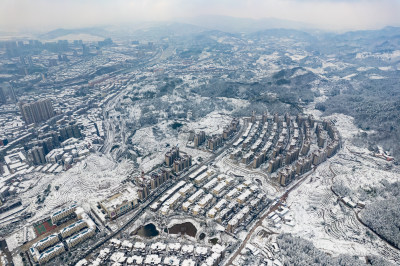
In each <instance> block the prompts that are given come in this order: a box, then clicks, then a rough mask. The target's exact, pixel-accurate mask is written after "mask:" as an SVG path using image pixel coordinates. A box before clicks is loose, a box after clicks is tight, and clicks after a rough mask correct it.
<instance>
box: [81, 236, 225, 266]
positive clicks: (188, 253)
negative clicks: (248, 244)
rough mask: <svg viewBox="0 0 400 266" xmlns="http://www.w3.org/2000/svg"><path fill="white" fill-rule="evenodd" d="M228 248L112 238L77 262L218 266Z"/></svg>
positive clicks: (86, 263) (88, 263)
mask: <svg viewBox="0 0 400 266" xmlns="http://www.w3.org/2000/svg"><path fill="white" fill-rule="evenodd" d="M225 250H226V247H225V246H222V245H219V244H216V245H213V246H211V247H210V246H204V245H193V244H190V243H181V242H163V241H162V240H161V241H158V242H152V243H145V242H139V241H135V242H131V241H129V240H119V239H115V238H113V239H111V240H110V241H109V243H108V246H107V247H105V248H103V249H102V250H100V251H99V253H98V255H97V256H94V257H93V259H92V260H91V261H88V260H86V259H84V260H82V261H80V262H79V263H78V264H77V265H80V266H82V265H93V266H98V265H104V264H112V265H176V266H178V265H181V266H195V265H200V266H216V265H219V264H220V263H221V262H222V261H223V259H224V258H225Z"/></svg>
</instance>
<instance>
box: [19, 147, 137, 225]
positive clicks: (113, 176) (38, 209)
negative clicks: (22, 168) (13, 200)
mask: <svg viewBox="0 0 400 266" xmlns="http://www.w3.org/2000/svg"><path fill="white" fill-rule="evenodd" d="M131 171H132V165H131V164H130V163H129V162H128V161H123V162H121V163H114V162H113V161H112V160H111V159H110V158H107V157H106V156H102V155H97V154H92V155H90V156H89V157H87V158H86V159H85V160H84V161H82V162H79V163H78V164H76V165H75V166H74V167H73V168H71V169H70V170H69V171H66V172H63V173H61V174H59V175H52V174H43V173H35V174H34V175H33V176H32V178H33V179H36V180H38V183H37V185H36V186H34V187H33V188H32V189H30V190H28V191H27V192H26V193H23V194H22V195H21V198H22V202H23V204H26V203H30V205H29V207H28V211H31V212H32V213H33V214H34V216H33V217H32V218H30V219H29V221H36V220H39V219H41V218H43V217H45V216H46V215H49V214H50V213H51V212H53V211H54V210H57V209H59V208H60V207H62V206H66V205H70V204H72V202H76V203H77V204H78V205H81V206H82V207H84V208H85V209H86V210H89V209H90V205H89V200H101V199H102V198H103V197H105V196H107V195H108V193H110V191H111V190H112V188H114V187H117V186H118V185H119V184H120V182H121V181H122V180H124V179H126V178H127V176H128V174H129V173H130V172H131ZM48 185H50V186H51V188H50V191H51V192H50V194H49V195H48V196H47V197H46V200H45V202H44V203H43V204H37V203H36V197H37V196H38V195H41V196H42V195H43V192H44V190H45V189H46V188H47V187H48ZM57 188H58V190H57Z"/></svg>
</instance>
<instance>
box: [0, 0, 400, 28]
mask: <svg viewBox="0 0 400 266" xmlns="http://www.w3.org/2000/svg"><path fill="white" fill-rule="evenodd" d="M201 15H225V16H234V17H246V18H256V19H258V18H270V17H274V18H280V19H289V20H294V21H301V22H306V23H310V24H313V25H315V26H316V27H319V28H322V29H332V30H349V29H369V28H381V27H384V26H386V25H394V26H396V25H397V26H399V25H400V0H0V29H2V30H9V31H13V30H18V29H40V30H51V29H55V28H58V27H64V28H73V27H86V26H95V25H99V24H102V25H104V24H118V23H126V22H135V21H142V20H145V21H164V20H173V19H174V18H185V17H194V16H201Z"/></svg>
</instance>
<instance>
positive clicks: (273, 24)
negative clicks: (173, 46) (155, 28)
mask: <svg viewBox="0 0 400 266" xmlns="http://www.w3.org/2000/svg"><path fill="white" fill-rule="evenodd" d="M177 21H179V22H184V23H189V24H192V25H197V26H200V27H204V28H208V29H211V30H219V31H224V32H230V33H250V32H255V31H261V30H265V29H277V28H282V29H303V30H304V29H312V28H313V27H312V26H311V25H308V24H306V23H301V22H297V21H290V20H283V19H276V18H265V19H251V18H236V17H228V16H212V15H210V16H199V17H194V18H189V19H179V20H177Z"/></svg>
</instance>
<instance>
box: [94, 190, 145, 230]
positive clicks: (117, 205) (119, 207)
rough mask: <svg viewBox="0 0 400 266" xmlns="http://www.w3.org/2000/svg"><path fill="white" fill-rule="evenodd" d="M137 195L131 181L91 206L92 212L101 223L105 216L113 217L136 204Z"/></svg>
mask: <svg viewBox="0 0 400 266" xmlns="http://www.w3.org/2000/svg"><path fill="white" fill-rule="evenodd" d="M138 202H139V195H138V191H137V188H136V187H134V186H133V185H132V184H131V183H127V184H126V185H124V186H121V187H119V188H118V189H117V190H116V191H115V192H114V193H112V194H111V195H110V196H108V197H107V198H105V199H103V200H101V201H99V202H98V204H97V206H93V207H92V212H93V213H94V214H95V215H96V216H97V218H98V219H99V220H101V221H102V222H103V223H104V222H106V218H108V219H115V218H117V217H119V216H121V215H123V214H125V213H127V212H128V211H130V210H132V209H134V208H135V207H137V206H138Z"/></svg>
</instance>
